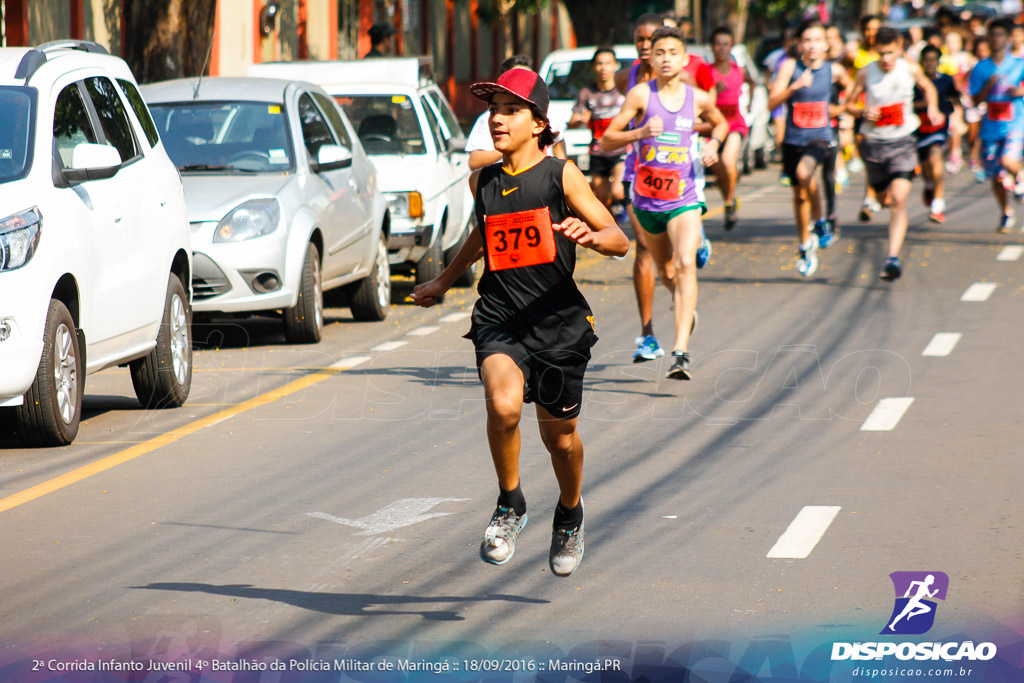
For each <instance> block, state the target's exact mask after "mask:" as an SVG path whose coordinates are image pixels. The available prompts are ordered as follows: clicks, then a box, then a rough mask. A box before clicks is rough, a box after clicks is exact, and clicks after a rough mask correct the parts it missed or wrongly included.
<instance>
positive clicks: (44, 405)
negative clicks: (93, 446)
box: [14, 299, 85, 446]
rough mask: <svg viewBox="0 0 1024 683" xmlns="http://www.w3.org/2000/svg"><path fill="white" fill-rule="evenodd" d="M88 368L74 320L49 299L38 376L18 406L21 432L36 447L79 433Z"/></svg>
mask: <svg viewBox="0 0 1024 683" xmlns="http://www.w3.org/2000/svg"><path fill="white" fill-rule="evenodd" d="M84 387H85V368H83V367H82V353H81V348H80V347H79V342H78V333H77V332H76V330H75V322H74V320H72V319H71V313H69V312H68V309H67V306H65V305H64V304H63V303H62V302H60V301H57V300H56V299H51V300H50V306H49V309H47V312H46V325H45V326H44V328H43V355H42V357H41V358H40V360H39V367H38V369H36V378H35V380H34V381H33V382H32V386H31V387H29V390H28V391H27V392H26V393H25V402H24V403H23V404H22V405H20V406H18V407H17V408H15V409H14V410H15V415H16V416H17V420H18V433H19V434H21V438H22V440H23V441H25V442H26V443H28V444H31V445H33V446H66V445H67V444H69V443H71V442H72V441H74V440H75V436H77V435H78V424H79V421H80V420H81V414H82V389H83V388H84Z"/></svg>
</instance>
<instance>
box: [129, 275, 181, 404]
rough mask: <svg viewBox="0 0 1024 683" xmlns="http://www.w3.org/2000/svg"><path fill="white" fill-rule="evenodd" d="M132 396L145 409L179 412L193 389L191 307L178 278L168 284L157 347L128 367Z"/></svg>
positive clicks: (172, 276)
mask: <svg viewBox="0 0 1024 683" xmlns="http://www.w3.org/2000/svg"><path fill="white" fill-rule="evenodd" d="M128 367H129V369H130V370H131V375H132V386H134V387H135V395H136V396H137V397H138V399H139V403H141V404H142V406H143V407H144V408H178V407H180V406H181V405H183V404H184V403H185V401H186V400H187V399H188V394H189V391H190V390H191V388H192V307H191V306H190V305H189V301H188V294H186V293H185V287H184V286H183V285H182V284H181V280H180V279H179V278H178V276H177V275H171V276H170V278H169V279H168V281H167V296H166V298H165V300H164V314H163V317H162V318H161V320H160V331H159V332H157V335H156V346H155V347H153V350H152V351H150V352H149V354H148V355H146V356H145V357H144V358H140V359H138V360H135V361H132V362H131V363H129V364H128Z"/></svg>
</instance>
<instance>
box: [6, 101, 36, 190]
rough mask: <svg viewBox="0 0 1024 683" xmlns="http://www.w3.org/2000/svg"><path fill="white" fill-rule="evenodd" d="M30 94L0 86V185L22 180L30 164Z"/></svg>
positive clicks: (32, 115) (31, 113)
mask: <svg viewBox="0 0 1024 683" xmlns="http://www.w3.org/2000/svg"><path fill="white" fill-rule="evenodd" d="M34 92H35V91H34V90H32V89H31V88H22V87H0V121H3V125H0V183H6V182H10V181H12V180H17V179H18V178H21V177H23V176H24V175H25V174H26V173H27V172H28V169H29V166H30V164H31V162H32V136H33V126H32V121H33V119H34V110H35V97H34Z"/></svg>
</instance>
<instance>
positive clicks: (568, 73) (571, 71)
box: [545, 59, 594, 102]
mask: <svg viewBox="0 0 1024 683" xmlns="http://www.w3.org/2000/svg"><path fill="white" fill-rule="evenodd" d="M545 80H546V81H547V84H548V91H549V92H550V93H551V99H553V100H572V101H574V102H575V101H576V98H577V97H578V96H579V94H580V90H583V88H586V87H587V86H589V85H593V83H594V67H593V66H591V64H590V60H589V59H579V60H576V61H573V62H554V63H553V64H552V65H551V68H550V69H548V75H547V77H546V78H545Z"/></svg>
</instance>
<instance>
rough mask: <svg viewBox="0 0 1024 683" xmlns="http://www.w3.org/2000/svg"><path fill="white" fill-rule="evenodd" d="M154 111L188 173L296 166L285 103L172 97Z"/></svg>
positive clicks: (172, 152) (173, 154) (276, 169)
mask: <svg viewBox="0 0 1024 683" xmlns="http://www.w3.org/2000/svg"><path fill="white" fill-rule="evenodd" d="M150 110H151V111H152V112H153V119H154V120H155V121H156V126H157V129H158V130H159V131H160V137H161V138H163V141H164V147H166V148H167V154H168V155H170V157H171V160H172V161H173V162H174V165H175V166H177V167H178V168H179V169H180V170H181V171H183V172H192V171H194V172H210V171H214V172H217V171H220V172H231V173H264V172H274V173H280V172H283V171H288V170H290V169H291V168H292V167H293V163H292V146H291V142H290V141H289V139H288V126H287V118H286V117H285V115H284V106H282V105H281V104H280V103H274V102H172V103H167V104H153V105H150Z"/></svg>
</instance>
